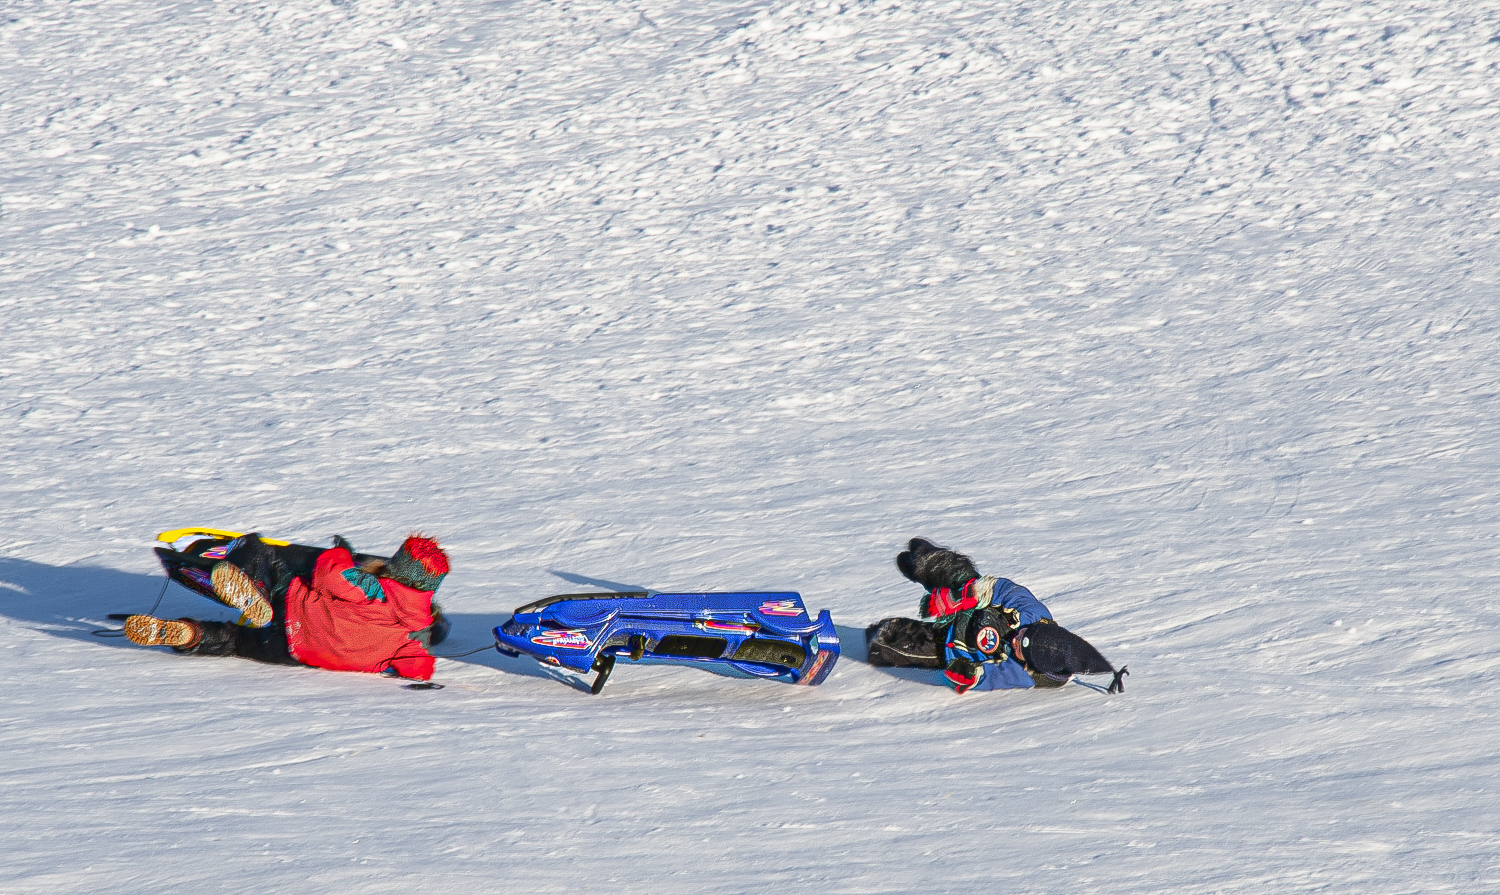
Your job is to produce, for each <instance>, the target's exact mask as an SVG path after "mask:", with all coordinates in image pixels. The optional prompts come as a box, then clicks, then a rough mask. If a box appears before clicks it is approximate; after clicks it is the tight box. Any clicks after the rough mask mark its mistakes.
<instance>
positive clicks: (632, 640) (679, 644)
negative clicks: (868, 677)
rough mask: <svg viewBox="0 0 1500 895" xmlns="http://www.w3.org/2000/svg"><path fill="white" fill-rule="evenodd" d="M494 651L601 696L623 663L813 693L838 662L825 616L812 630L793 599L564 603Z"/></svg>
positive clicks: (526, 611)
mask: <svg viewBox="0 0 1500 895" xmlns="http://www.w3.org/2000/svg"><path fill="white" fill-rule="evenodd" d="M495 649H497V650H499V651H500V652H502V653H505V654H506V655H508V656H520V655H521V654H522V653H525V654H526V655H528V656H531V657H532V658H534V659H536V660H537V661H539V662H544V663H546V664H548V665H556V666H560V667H562V668H568V669H571V670H573V671H579V672H588V671H594V672H597V673H598V674H597V676H596V677H595V678H594V683H593V686H592V687H590V692H593V693H598V692H599V691H600V690H602V689H604V682H605V681H607V680H609V675H610V672H611V671H613V670H614V667H615V662H616V660H617V659H618V658H626V659H630V660H631V661H635V662H642V661H652V662H655V663H672V664H683V665H697V666H717V667H721V668H730V669H734V670H735V671H739V672H742V673H744V674H748V675H752V676H754V677H765V678H775V679H777V680H781V681H786V682H788V683H793V684H807V685H809V686H814V685H817V684H820V683H822V682H823V679H824V678H826V677H828V673H829V672H830V671H832V670H833V665H834V663H835V662H837V661H838V657H839V636H838V632H837V631H835V630H834V627H833V619H832V618H830V617H829V615H828V610H826V609H825V610H823V611H822V612H820V613H819V614H818V618H817V620H816V621H815V620H813V619H812V618H810V617H809V616H808V614H807V610H806V609H805V608H803V605H802V597H801V596H800V595H799V594H795V593H714V594H659V593H649V592H645V591H640V592H633V593H604V594H598V593H595V594H560V595H558V596H555V597H547V598H546V599H542V600H537V601H536V602H534V603H528V604H526V605H525V606H522V607H520V608H519V609H517V610H516V611H515V615H514V616H513V617H512V618H511V620H510V621H508V622H506V623H505V624H503V625H501V626H499V627H498V628H496V629H495Z"/></svg>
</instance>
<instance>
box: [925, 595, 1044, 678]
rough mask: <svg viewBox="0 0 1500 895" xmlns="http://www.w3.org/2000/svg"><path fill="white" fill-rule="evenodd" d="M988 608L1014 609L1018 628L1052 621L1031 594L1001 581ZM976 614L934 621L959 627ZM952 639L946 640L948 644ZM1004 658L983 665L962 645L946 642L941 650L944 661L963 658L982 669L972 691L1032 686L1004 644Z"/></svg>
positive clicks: (983, 660) (966, 612)
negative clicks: (968, 617)
mask: <svg viewBox="0 0 1500 895" xmlns="http://www.w3.org/2000/svg"><path fill="white" fill-rule="evenodd" d="M989 605H990V606H992V607H995V608H997V609H1014V610H1015V611H1016V614H1017V615H1018V616H1020V621H1019V622H1017V624H1018V625H1019V626H1021V627H1024V626H1026V625H1029V624H1033V623H1035V622H1038V621H1041V620H1042V619H1044V618H1045V619H1051V618H1052V613H1051V612H1048V611H1047V607H1046V606H1044V605H1042V601H1041V600H1038V599H1037V598H1036V597H1035V596H1034V595H1033V594H1032V593H1031V591H1029V590H1027V589H1026V588H1024V587H1022V586H1021V585H1019V584H1017V583H1015V582H1014V581H1010V580H1008V579H1005V578H1000V579H998V580H996V582H995V590H994V595H993V596H992V597H991V598H990V602H989ZM981 608H983V607H981ZM978 611H980V610H979V609H967V610H964V611H963V612H960V613H957V614H955V615H950V616H947V617H946V618H941V619H938V622H939V623H940V624H941V623H944V622H949V623H960V622H963V621H966V620H967V616H969V615H972V614H973V613H975V612H978ZM950 630H951V628H950ZM952 639H953V638H950V641H951V640H952ZM1005 655H1006V658H1005V660H1004V661H1000V662H996V661H993V660H988V661H987V659H988V657H986V656H985V655H984V654H982V653H977V652H974V651H972V650H969V649H966V648H965V647H964V646H963V645H962V644H958V643H953V642H950V643H949V644H948V646H947V647H946V648H945V649H944V657H945V658H946V659H947V661H949V662H952V661H953V660H954V659H958V658H965V659H968V660H969V661H971V662H974V663H976V664H978V663H983V664H982V665H981V667H982V668H984V676H983V677H981V678H980V679H979V683H977V684H975V685H974V687H973V689H975V690H1024V689H1026V688H1028V687H1034V686H1036V684H1035V683H1034V682H1033V681H1032V680H1031V675H1030V674H1028V673H1027V672H1026V669H1025V667H1024V666H1022V665H1021V663H1020V662H1017V661H1016V660H1015V658H1014V657H1013V656H1011V655H1010V645H1009V644H1006V647H1005Z"/></svg>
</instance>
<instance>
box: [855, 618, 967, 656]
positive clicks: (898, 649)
mask: <svg viewBox="0 0 1500 895" xmlns="http://www.w3.org/2000/svg"><path fill="white" fill-rule="evenodd" d="M945 630H947V629H946V628H940V627H938V626H937V625H930V624H928V623H926V622H919V621H917V620H916V619H914V618H888V619H885V620H884V621H881V622H877V623H876V624H873V625H871V626H870V627H869V628H866V629H865V645H866V647H867V651H868V661H869V663H870V664H871V665H883V666H886V667H895V668H942V667H943V666H944V665H946V664H947V663H946V662H945V661H944V659H943V632H944V631H945Z"/></svg>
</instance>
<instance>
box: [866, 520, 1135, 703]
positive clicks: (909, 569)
mask: <svg viewBox="0 0 1500 895" xmlns="http://www.w3.org/2000/svg"><path fill="white" fill-rule="evenodd" d="M896 567H897V568H898V569H900V570H901V574H903V575H905V576H906V577H907V578H909V579H911V580H912V581H915V582H917V583H918V584H920V585H922V587H923V588H924V589H926V591H927V594H926V595H925V596H924V597H923V598H922V601H921V604H920V612H921V615H922V616H923V617H924V618H925V619H927V620H926V621H918V620H916V619H910V618H888V619H884V620H883V621H880V622H877V623H876V624H873V625H871V626H870V627H869V628H868V629H866V631H865V642H866V645H867V647H868V651H869V661H870V664H871V665H885V666H898V667H908V668H941V669H943V677H944V680H945V681H946V682H947V683H948V685H949V686H950V687H952V688H953V689H954V690H955V691H957V692H959V693H966V692H968V691H969V690H976V689H977V690H1001V689H1022V688H1028V687H1060V686H1062V685H1063V684H1065V683H1067V682H1068V680H1069V679H1070V678H1071V677H1072V676H1073V675H1075V674H1103V673H1106V672H1109V673H1112V674H1114V680H1113V681H1111V682H1110V685H1109V692H1111V693H1120V692H1124V689H1125V685H1124V682H1123V681H1122V680H1121V679H1122V678H1123V677H1124V676H1125V675H1126V674H1128V673H1129V672H1128V671H1126V670H1125V669H1124V668H1121V669H1120V670H1119V671H1115V669H1114V666H1112V665H1110V663H1109V660H1107V659H1105V658H1104V656H1102V655H1100V654H1099V651H1098V650H1096V649H1094V647H1093V646H1091V645H1090V644H1089V642H1088V641H1086V640H1084V639H1083V638H1082V637H1079V636H1078V635H1077V634H1074V633H1073V632H1071V631H1069V630H1067V629H1066V628H1064V627H1062V626H1061V625H1059V624H1057V623H1056V622H1054V621H1053V620H1052V613H1051V612H1049V611H1048V610H1047V607H1046V606H1044V605H1043V604H1042V601H1041V600H1038V599H1037V598H1036V597H1035V596H1033V595H1032V593H1031V591H1029V590H1027V589H1026V588H1024V587H1022V586H1021V585H1019V584H1016V583H1015V582H1013V581H1009V580H1007V579H1005V578H995V577H990V576H985V577H981V576H980V575H979V572H978V571H977V570H976V569H975V568H974V564H973V562H972V561H970V559H969V558H968V557H967V556H964V555H963V554H962V553H958V552H956V551H953V550H949V549H947V548H945V547H939V546H937V545H935V544H933V543H931V542H930V541H926V540H923V539H922V538H912V540H911V543H910V544H909V545H908V547H907V550H906V551H905V552H903V553H901V554H900V555H898V556H897V557H896Z"/></svg>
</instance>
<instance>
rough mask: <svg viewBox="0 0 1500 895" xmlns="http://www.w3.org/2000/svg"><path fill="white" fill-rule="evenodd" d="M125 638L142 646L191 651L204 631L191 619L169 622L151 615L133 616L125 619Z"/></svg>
mask: <svg viewBox="0 0 1500 895" xmlns="http://www.w3.org/2000/svg"><path fill="white" fill-rule="evenodd" d="M125 636H126V637H127V638H129V639H130V642H131V643H139V644H140V645H141V646H170V647H175V648H177V649H191V648H192V647H194V646H196V645H197V643H198V639H199V638H200V637H202V636H203V629H202V628H199V627H198V625H197V624H195V623H194V622H193V621H191V620H189V619H185V618H184V619H179V620H177V621H167V620H166V619H161V618H152V617H151V616H149V615H132V616H131V617H130V618H127V619H125Z"/></svg>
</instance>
